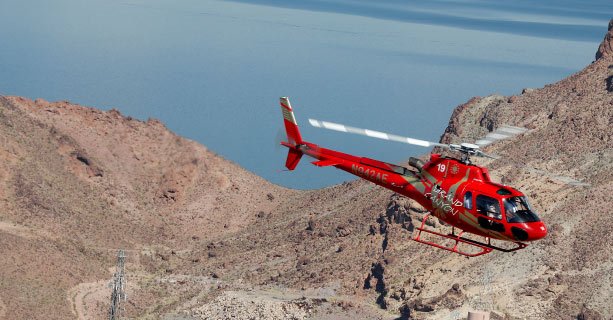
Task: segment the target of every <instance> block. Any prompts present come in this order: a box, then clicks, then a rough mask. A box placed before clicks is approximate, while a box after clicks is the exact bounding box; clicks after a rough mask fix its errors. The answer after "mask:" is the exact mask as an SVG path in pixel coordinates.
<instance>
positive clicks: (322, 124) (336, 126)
mask: <svg viewBox="0 0 613 320" xmlns="http://www.w3.org/2000/svg"><path fill="white" fill-rule="evenodd" d="M309 123H310V124H311V125H312V126H313V127H317V128H324V129H328V130H334V131H340V132H347V133H353V134H359V135H362V136H367V137H371V138H377V139H383V140H390V141H396V142H402V143H407V144H413V145H416V146H422V147H443V148H447V149H449V145H446V144H442V143H437V142H430V141H426V140H419V139H413V138H408V137H403V136H398V135H395V134H390V133H385V132H381V131H374V130H369V129H362V128H356V127H350V126H346V125H344V124H340V123H333V122H327V121H321V120H315V119H309Z"/></svg>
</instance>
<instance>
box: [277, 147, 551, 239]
mask: <svg viewBox="0 0 613 320" xmlns="http://www.w3.org/2000/svg"><path fill="white" fill-rule="evenodd" d="M283 144H284V145H286V146H287V147H289V148H292V147H293V148H296V149H297V151H299V152H300V153H302V154H306V155H308V156H311V157H313V158H315V159H317V161H315V162H313V164H314V165H316V166H321V167H323V166H334V167H336V168H338V169H341V170H344V171H346V172H348V173H351V174H353V175H356V176H358V177H360V178H362V179H365V180H368V181H370V182H373V183H375V184H377V185H380V186H382V187H385V188H387V189H390V190H392V191H394V192H396V193H399V194H401V195H403V196H406V197H409V198H411V199H414V200H415V201H417V202H418V203H419V204H420V205H421V206H423V207H424V208H425V209H426V210H428V211H429V212H431V214H432V215H434V216H436V217H437V218H439V219H441V220H442V221H444V222H446V223H448V224H450V225H452V226H454V227H457V228H459V229H462V230H464V231H466V232H470V233H473V234H476V235H480V236H484V237H488V238H491V239H499V240H504V241H514V242H515V241H533V240H538V239H541V238H543V237H545V235H546V234H547V229H546V227H545V225H544V224H543V222H542V221H540V219H538V217H537V216H536V214H534V212H532V211H531V212H530V213H527V212H524V215H529V219H525V218H524V219H518V218H517V217H515V221H514V220H513V218H511V214H515V215H517V213H516V212H513V213H511V212H510V211H508V210H513V208H514V207H513V206H512V205H514V203H511V204H509V203H507V202H508V201H509V200H508V199H524V200H523V201H526V200H525V199H526V198H525V195H524V194H523V193H521V192H519V191H518V190H516V189H514V188H512V187H509V186H504V185H501V184H497V183H494V182H492V181H491V179H490V176H489V173H488V170H487V169H486V168H483V167H479V166H476V165H472V164H466V163H463V162H462V161H461V160H458V159H455V158H448V157H442V156H441V155H439V154H432V155H431V156H430V159H429V161H428V162H426V163H425V164H423V165H422V166H421V167H420V166H419V165H417V166H416V167H415V169H416V170H410V169H408V168H406V167H403V166H398V165H394V164H390V163H386V162H382V161H378V160H374V159H370V158H365V157H357V156H353V155H349V154H345V153H342V152H338V151H334V150H331V149H326V148H322V147H319V146H318V145H315V144H312V143H308V142H304V143H302V144H300V145H296V146H292V145H290V144H288V143H283ZM526 203H527V202H526ZM523 209H528V210H530V209H529V207H526V208H523Z"/></svg>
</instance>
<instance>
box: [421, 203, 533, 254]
mask: <svg viewBox="0 0 613 320" xmlns="http://www.w3.org/2000/svg"><path fill="white" fill-rule="evenodd" d="M429 216H430V213H429V212H428V213H427V214H426V215H425V216H424V218H423V219H422V221H421V227H419V228H416V229H417V230H418V232H417V235H416V236H415V238H413V240H415V241H417V242H420V243H424V244H427V245H430V246H433V247H436V248H439V249H443V250H447V251H451V252H455V253H458V254H461V255H463V256H466V257H476V256H480V255H484V254H487V253H490V252H492V250H498V251H503V252H512V251H516V250H519V249H523V248H525V247H527V246H528V245H527V244H525V243H522V242H514V243H515V244H516V245H517V246H516V247H514V248H511V249H505V248H500V247H496V246H494V245H492V244H491V242H490V238H489V237H485V241H487V243H483V242H479V241H476V240H472V239H468V238H464V237H462V234H463V233H464V231H463V230H461V231H460V233H458V234H457V235H456V234H455V233H454V232H452V233H450V234H442V233H440V232H436V231H432V230H428V229H426V228H425V223H426V220H427V219H428V217H429ZM453 230H455V228H454V229H453ZM422 231H423V232H426V233H429V234H433V235H435V236H439V237H442V238H446V239H450V240H453V241H454V242H455V243H454V245H453V247H448V246H444V245H441V244H438V243H435V242H432V241H427V240H423V239H421V233H422ZM460 243H465V244H467V245H469V246H473V247H476V248H479V249H480V250H481V251H479V252H476V253H469V252H465V251H461V250H459V249H458V245H459V244H460Z"/></svg>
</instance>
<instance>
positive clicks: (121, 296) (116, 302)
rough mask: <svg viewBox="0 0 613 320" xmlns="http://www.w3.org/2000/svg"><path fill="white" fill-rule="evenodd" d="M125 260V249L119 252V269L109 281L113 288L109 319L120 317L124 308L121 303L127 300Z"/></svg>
mask: <svg viewBox="0 0 613 320" xmlns="http://www.w3.org/2000/svg"><path fill="white" fill-rule="evenodd" d="M125 261H126V253H125V252H124V251H123V249H120V250H119V251H118V252H117V269H116V270H115V274H114V275H113V280H112V282H111V283H109V287H110V288H111V289H113V291H112V292H111V308H110V310H109V320H117V319H119V316H120V313H121V311H124V310H122V308H121V306H120V304H121V302H122V301H124V302H125V301H126V299H127V297H126V292H125V289H126V276H125V269H124V266H125Z"/></svg>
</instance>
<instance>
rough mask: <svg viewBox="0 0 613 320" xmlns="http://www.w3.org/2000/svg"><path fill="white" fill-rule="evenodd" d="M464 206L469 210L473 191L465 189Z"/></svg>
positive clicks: (471, 204) (471, 205) (471, 206)
mask: <svg viewBox="0 0 613 320" xmlns="http://www.w3.org/2000/svg"><path fill="white" fill-rule="evenodd" d="M464 208H466V209H468V210H471V209H472V208H473V193H472V192H470V191H467V192H466V193H465V194H464Z"/></svg>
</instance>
